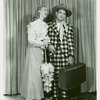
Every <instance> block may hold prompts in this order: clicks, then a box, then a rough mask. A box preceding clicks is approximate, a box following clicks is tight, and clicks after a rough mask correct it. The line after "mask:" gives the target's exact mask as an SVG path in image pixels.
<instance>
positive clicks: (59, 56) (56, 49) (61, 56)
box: [48, 4, 74, 100]
mask: <svg viewBox="0 0 100 100" xmlns="http://www.w3.org/2000/svg"><path fill="white" fill-rule="evenodd" d="M52 13H53V14H55V20H54V21H53V22H50V23H49V28H48V36H49V37H50V45H49V51H50V53H49V58H50V62H51V63H52V64H53V65H54V67H55V71H54V81H53V99H54V100H58V98H59V97H60V100H67V92H66V91H64V90H61V89H59V87H58V78H59V77H58V74H59V69H61V68H63V67H66V66H67V65H68V64H73V62H74V40H73V29H72V26H71V25H70V24H67V23H66V22H65V20H66V17H69V16H71V15H72V12H71V11H70V10H69V9H68V8H67V7H66V6H65V5H63V4H60V5H56V6H55V7H53V9H52Z"/></svg>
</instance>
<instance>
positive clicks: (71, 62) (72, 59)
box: [68, 57, 74, 65]
mask: <svg viewBox="0 0 100 100" xmlns="http://www.w3.org/2000/svg"><path fill="white" fill-rule="evenodd" d="M68 60H69V64H71V65H73V64H74V58H73V57H69V58H68Z"/></svg>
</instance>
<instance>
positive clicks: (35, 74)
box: [20, 6, 48, 100]
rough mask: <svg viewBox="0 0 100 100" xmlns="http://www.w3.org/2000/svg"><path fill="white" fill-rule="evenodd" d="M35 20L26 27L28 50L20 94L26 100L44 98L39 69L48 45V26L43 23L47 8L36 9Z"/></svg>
mask: <svg viewBox="0 0 100 100" xmlns="http://www.w3.org/2000/svg"><path fill="white" fill-rule="evenodd" d="M37 12H38V14H37V19H36V20H35V21H34V22H30V23H29V25H28V26H27V27H28V32H27V33H28V49H27V55H26V62H25V67H24V70H23V74H22V80H21V87H20V94H21V95H22V96H23V97H24V98H25V99H26V100H32V99H33V100H34V99H35V100H40V99H42V98H44V94H43V88H42V79H41V73H40V67H41V64H42V61H43V48H44V46H45V45H47V44H48V37H47V36H46V34H47V29H48V25H47V24H46V23H45V22H44V21H43V20H44V19H45V18H46V17H47V14H48V12H47V8H46V7H44V6H42V7H39V8H38V11H37Z"/></svg>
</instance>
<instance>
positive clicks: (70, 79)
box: [58, 63, 86, 90]
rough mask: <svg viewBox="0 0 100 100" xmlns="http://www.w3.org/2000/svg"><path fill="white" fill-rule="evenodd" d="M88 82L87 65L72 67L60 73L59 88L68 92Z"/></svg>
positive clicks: (80, 64) (79, 64) (61, 70)
mask: <svg viewBox="0 0 100 100" xmlns="http://www.w3.org/2000/svg"><path fill="white" fill-rule="evenodd" d="M84 81H86V64H84V63H78V64H75V65H70V66H68V67H66V68H63V69H60V71H59V83H58V86H59V88H61V89H63V90H68V89H72V88H75V87H76V86H78V85H80V84H81V83H83V82H84Z"/></svg>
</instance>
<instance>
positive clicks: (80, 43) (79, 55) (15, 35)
mask: <svg viewBox="0 0 100 100" xmlns="http://www.w3.org/2000/svg"><path fill="white" fill-rule="evenodd" d="M62 3H63V4H67V5H68V6H69V7H70V9H71V10H72V16H71V17H69V18H68V20H67V21H68V22H69V23H71V24H72V25H73V26H74V36H75V62H83V63H86V82H85V83H83V84H82V85H81V92H95V91H96V60H95V59H96V57H95V55H96V53H95V51H96V50H95V45H96V44H95V36H96V30H95V29H96V23H95V22H96V21H95V20H96V19H95V18H96V16H95V15H96V14H95V12H96V9H95V8H96V7H95V6H96V4H95V3H96V1H95V0H4V7H5V8H4V9H5V16H4V17H5V26H4V48H5V53H4V69H5V71H4V72H5V76H4V81H5V87H4V89H5V94H17V93H18V92H19V87H20V82H21V73H22V71H23V68H24V63H25V55H26V47H27V28H26V25H27V24H28V23H29V21H30V20H31V19H32V17H33V15H34V14H35V11H36V9H37V7H38V6H39V5H45V6H47V8H48V9H49V10H50V11H51V9H52V7H53V6H55V5H56V4H62ZM80 74H81V73H80Z"/></svg>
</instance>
